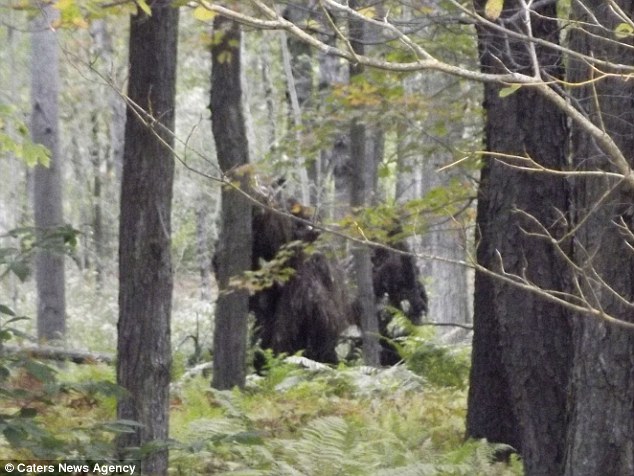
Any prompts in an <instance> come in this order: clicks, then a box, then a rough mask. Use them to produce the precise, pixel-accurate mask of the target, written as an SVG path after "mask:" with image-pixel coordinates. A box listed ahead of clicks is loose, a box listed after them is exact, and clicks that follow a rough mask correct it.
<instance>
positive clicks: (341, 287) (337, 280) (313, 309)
mask: <svg viewBox="0 0 634 476" xmlns="http://www.w3.org/2000/svg"><path fill="white" fill-rule="evenodd" d="M267 205H269V206H270V205H277V203H276V202H270V201H269V202H268V203H267ZM282 211H283V212H286V215H284V214H280V213H276V212H275V211H273V210H271V209H270V208H258V209H256V210H255V211H254V216H253V269H254V270H256V269H260V268H261V267H262V264H263V261H271V260H272V259H274V258H275V257H276V256H277V255H278V253H279V252H280V250H281V249H283V247H284V245H288V244H289V243H292V242H295V241H299V242H301V244H307V243H312V242H313V241H315V240H316V239H317V237H318V235H319V233H318V232H317V231H316V230H314V229H313V228H312V227H311V226H310V225H309V224H307V223H306V222H305V221H301V220H307V219H308V218H310V211H309V210H308V209H307V208H305V207H302V206H301V205H299V204H298V203H297V202H294V201H289V202H287V203H286V206H285V207H284V209H283V210H282ZM288 214H291V215H292V217H291V216H288ZM295 218H299V219H301V220H297V219H295ZM286 253H287V258H286V262H285V263H284V266H285V267H288V268H292V269H293V270H294V272H293V274H292V276H291V277H290V279H288V280H287V281H285V282H278V281H276V282H274V283H273V284H272V285H271V286H269V287H267V288H266V289H263V290H260V291H258V292H256V293H255V294H254V295H253V296H252V297H251V300H250V303H249V305H250V308H251V311H252V312H253V313H254V315H255V325H256V330H255V334H256V335H255V337H256V339H257V340H259V341H260V346H261V347H262V348H263V349H272V350H273V351H274V352H275V353H282V352H283V353H288V354H294V353H296V352H298V351H300V350H303V351H304V356H306V357H307V358H309V359H313V360H317V361H320V362H326V363H335V362H336V361H337V355H336V352H335V347H336V345H337V339H338V337H339V334H340V333H341V331H342V330H343V329H344V328H345V327H347V326H348V319H349V316H350V314H351V313H350V312H349V304H348V302H349V301H348V297H347V295H346V287H345V283H344V279H343V276H342V275H341V273H340V272H339V271H338V269H337V268H336V267H335V266H334V265H333V263H332V262H331V261H330V260H329V259H328V258H327V257H326V256H325V255H324V254H322V253H320V252H312V253H306V252H305V249H304V246H301V245H300V246H295V247H292V248H289V249H287V250H286ZM262 363H263V362H262V361H261V359H258V357H257V356H256V361H255V366H256V370H258V371H260V370H262V369H261V367H262Z"/></svg>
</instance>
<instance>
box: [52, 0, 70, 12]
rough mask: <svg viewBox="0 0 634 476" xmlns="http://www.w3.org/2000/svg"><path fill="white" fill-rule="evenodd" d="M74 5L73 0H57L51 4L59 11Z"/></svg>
mask: <svg viewBox="0 0 634 476" xmlns="http://www.w3.org/2000/svg"><path fill="white" fill-rule="evenodd" d="M74 6H75V0H58V1H57V3H55V5H53V8H55V9H57V10H59V11H60V12H63V11H64V10H67V9H69V8H72V7H74Z"/></svg>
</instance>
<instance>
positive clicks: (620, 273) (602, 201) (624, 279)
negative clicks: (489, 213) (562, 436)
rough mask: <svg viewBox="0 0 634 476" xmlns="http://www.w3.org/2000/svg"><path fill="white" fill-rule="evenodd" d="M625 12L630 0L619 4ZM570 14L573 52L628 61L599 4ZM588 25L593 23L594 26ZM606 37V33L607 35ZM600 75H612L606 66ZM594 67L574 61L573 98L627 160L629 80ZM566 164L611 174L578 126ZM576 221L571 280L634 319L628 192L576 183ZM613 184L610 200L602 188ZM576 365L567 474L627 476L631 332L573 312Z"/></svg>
mask: <svg viewBox="0 0 634 476" xmlns="http://www.w3.org/2000/svg"><path fill="white" fill-rule="evenodd" d="M616 3H617V4H618V6H620V8H622V9H623V11H624V12H632V8H633V6H634V5H633V2H632V1H618V2H616ZM572 15H573V18H574V19H575V20H578V21H582V22H586V23H585V25H584V27H583V28H582V29H581V28H580V29H574V30H572V32H571V34H570V46H571V48H572V49H574V50H575V51H578V52H580V53H583V54H586V55H590V56H593V57H595V58H598V59H601V60H607V61H612V62H614V63H620V64H634V53H633V52H632V50H631V45H630V40H620V41H627V43H628V45H629V46H618V44H617V42H616V41H614V37H613V36H612V35H611V34H610V33H606V32H611V31H613V30H614V29H615V28H616V27H617V25H618V24H620V23H621V22H622V21H623V20H622V19H620V18H619V17H618V16H617V15H616V13H615V12H614V9H613V8H612V7H611V6H609V5H608V4H607V3H606V2H602V1H598V0H592V1H588V2H584V4H583V7H582V6H581V4H579V3H577V2H573V13H572ZM595 21H598V22H599V23H600V25H601V26H600V27H598V26H596V27H595V26H591V25H594V24H595ZM606 35H609V37H608V38H606ZM601 69H602V72H606V73H610V72H611V71H610V70H609V69H606V68H601ZM596 77H597V71H596V70H593V69H592V68H591V67H590V66H588V65H587V64H586V63H585V62H581V61H579V60H571V61H570V63H569V73H568V80H569V81H571V82H572V83H582V84H584V86H581V87H576V88H574V89H572V94H573V96H574V98H575V100H576V104H577V105H578V106H579V107H580V108H581V109H582V112H584V113H585V114H586V115H587V116H588V117H590V118H591V119H592V120H593V121H594V123H595V124H596V125H597V126H599V127H601V128H604V130H605V131H606V132H607V133H608V134H610V136H611V137H612V138H614V140H615V141H616V143H617V144H618V146H619V147H620V149H621V151H622V152H623V153H624V154H625V156H626V157H627V159H628V161H629V163H630V166H632V164H634V109H633V108H632V97H634V85H632V82H631V80H628V79H627V78H626V77H619V76H614V77H611V78H603V79H601V80H599V81H596V82H593V81H592V80H593V79H596ZM572 157H573V167H574V168H575V169H577V170H594V171H596V170H604V171H614V169H613V168H612V166H611V165H610V161H609V159H608V158H607V157H606V156H605V154H604V153H603V152H602V151H601V150H600V149H599V148H598V147H597V146H596V143H595V141H594V140H593V139H592V138H591V137H590V136H589V135H588V134H586V133H584V132H583V131H581V130H580V129H579V128H575V129H573V134H572ZM574 184H575V194H574V204H575V218H576V222H577V224H579V227H580V228H579V231H578V233H577V234H576V241H575V249H574V257H575V261H576V263H577V264H578V266H579V267H580V268H581V269H582V272H579V273H578V275H577V279H578V280H579V282H580V284H581V289H582V290H583V292H584V293H585V296H586V297H587V298H588V299H589V300H590V305H592V306H593V307H594V308H595V309H602V310H604V311H605V312H606V313H608V314H611V315H612V316H615V317H617V318H620V319H622V320H624V321H629V322H633V321H634V318H633V316H634V314H633V312H632V304H631V303H632V302H633V301H634V255H633V254H632V249H631V241H630V244H628V243H627V241H628V240H630V238H629V236H631V233H632V232H631V230H633V229H634V213H633V211H632V210H633V207H632V203H633V202H634V191H633V190H632V189H631V188H628V187H626V186H625V185H622V184H619V183H618V180H616V179H610V178H608V177H605V176H604V177H596V176H595V177H585V178H580V177H577V178H575V180H574ZM609 190H611V191H612V192H611V193H610V195H609V196H605V194H606V192H608V191H609ZM573 323H574V326H573V329H574V332H573V336H574V347H575V356H576V358H575V364H574V369H573V372H572V380H571V386H570V390H571V392H570V393H571V395H572V398H571V402H570V406H571V408H570V415H569V418H570V424H569V429H568V441H567V447H566V471H565V473H561V474H565V475H567V476H573V475H574V476H590V475H597V474H601V475H605V476H612V475H613V476H620V475H624V474H634V447H633V442H634V412H633V408H634V331H632V330H631V329H625V328H623V327H619V326H616V325H614V324H609V323H606V322H604V321H602V320H601V319H599V318H597V317H588V316H576V318H575V320H574V321H573Z"/></svg>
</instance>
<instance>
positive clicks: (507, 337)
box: [467, 1, 572, 476]
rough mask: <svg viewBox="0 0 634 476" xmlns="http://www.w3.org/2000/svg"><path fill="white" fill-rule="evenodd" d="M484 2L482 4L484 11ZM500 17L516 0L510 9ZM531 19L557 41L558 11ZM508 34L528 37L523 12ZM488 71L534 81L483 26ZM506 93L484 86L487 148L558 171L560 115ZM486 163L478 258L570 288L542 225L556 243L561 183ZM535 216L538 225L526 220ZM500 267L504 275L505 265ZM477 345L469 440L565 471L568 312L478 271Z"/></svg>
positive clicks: (552, 69) (548, 56) (563, 199)
mask: <svg viewBox="0 0 634 476" xmlns="http://www.w3.org/2000/svg"><path fill="white" fill-rule="evenodd" d="M484 3H485V2H476V7H477V8H482V7H483V4H484ZM504 7H505V11H504V13H503V16H507V15H511V14H513V13H515V14H516V13H517V9H518V7H519V2H514V1H513V2H509V1H507V2H505V5H504ZM539 13H540V14H541V15H544V16H538V15H537V14H533V15H532V17H531V19H532V29H533V34H534V35H535V36H536V37H539V38H544V39H546V40H548V41H552V42H557V35H558V34H559V29H558V25H557V23H556V21H552V20H548V18H555V17H556V11H555V4H554V3H552V4H547V5H544V6H542V7H541V8H540V9H539ZM516 18H518V20H517V21H516V22H515V23H514V24H512V23H510V22H509V23H507V27H510V28H515V29H517V30H519V31H523V23H522V21H521V15H516ZM478 38H479V48H480V54H481V64H482V69H483V71H486V72H500V73H501V72H504V71H505V69H508V70H515V71H519V72H523V73H529V74H532V73H533V71H532V69H531V68H532V64H531V61H530V55H529V54H528V49H527V46H526V43H524V42H520V41H514V40H511V39H509V38H504V36H503V35H500V34H499V33H498V32H494V31H492V30H488V29H487V28H485V27H480V28H479V29H478ZM536 55H537V58H538V60H539V63H540V65H542V74H550V75H552V76H555V77H559V76H561V66H560V65H561V59H560V58H559V57H558V55H556V54H554V53H552V52H551V51H546V50H542V49H540V48H538V49H537V51H536ZM500 89H501V86H499V85H495V84H487V85H486V86H485V99H484V107H485V110H486V114H487V117H486V147H487V150H489V151H492V152H497V153H505V154H517V155H519V156H528V157H531V158H532V159H533V160H535V161H536V162H537V163H539V164H541V165H543V166H545V167H548V168H553V169H563V168H565V144H566V140H567V131H566V126H565V118H564V116H563V113H562V112H561V111H559V110H557V109H556V108H555V107H554V106H552V105H551V104H550V103H549V102H547V100H545V99H543V98H542V97H540V96H539V95H538V94H537V93H536V91H534V90H531V89H529V88H522V89H520V90H519V91H517V92H515V93H514V94H512V95H510V96H508V97H500V94H499V93H500ZM506 162H508V163H507V164H505V163H504V160H500V159H496V158H494V157H493V156H490V157H488V158H487V166H486V167H485V169H484V170H483V173H482V180H481V182H480V190H479V199H480V202H479V205H478V223H477V225H478V233H479V241H478V244H477V246H478V253H477V258H478V260H479V264H480V265H482V266H485V267H486V268H488V269H490V270H493V271H496V272H502V270H504V271H505V272H507V273H513V274H517V275H521V276H524V277H526V278H527V279H528V280H530V281H531V282H532V283H534V284H535V285H537V286H539V287H541V288H545V289H549V290H555V291H562V290H564V289H565V283H564V280H563V279H562V277H561V275H562V269H563V268H564V267H565V265H564V263H563V261H562V260H561V259H559V257H558V255H557V253H556V252H555V250H554V249H553V247H552V246H551V244H550V242H549V241H548V240H546V239H538V238H535V237H534V236H529V235H528V233H530V232H534V233H540V232H541V231H542V230H540V229H539V228H538V227H536V226H535V224H534V223H535V222H534V221H532V220H535V221H536V222H539V223H541V224H542V225H543V227H544V229H546V230H547V231H548V232H549V233H550V234H552V236H554V237H560V236H561V235H562V233H563V231H565V227H566V225H567V224H566V223H565V217H566V211H567V209H568V196H567V195H568V194H567V191H566V190H567V186H566V182H565V180H564V179H562V178H559V177H556V176H551V175H548V174H539V173H528V172H523V171H520V170H517V169H513V168H512V167H511V166H510V164H512V163H513V161H512V160H506ZM524 214H528V215H530V216H531V217H532V219H529V218H527V215H524ZM502 266H503V268H502ZM476 293H477V294H476V296H475V309H474V332H475V335H474V342H473V362H472V370H471V389H470V393H469V409H468V416H467V431H468V434H469V435H470V436H474V437H485V438H488V439H490V440H492V441H498V442H503V443H508V444H510V445H512V446H514V447H515V448H516V449H518V450H519V451H520V452H521V454H522V457H523V462H524V467H525V471H526V474H527V475H529V476H530V475H556V474H562V468H563V460H564V440H565V429H566V399H567V389H568V379H569V373H570V366H571V357H572V354H571V343H570V342H571V339H570V330H569V322H568V318H567V313H566V312H565V311H564V310H563V309H562V308H560V307H558V306H555V305H553V304H551V303H549V302H547V301H545V300H543V299H541V298H539V297H538V296H536V295H534V294H530V293H527V292H525V291H523V290H521V289H519V288H517V287H514V286H510V285H508V284H504V283H503V282H501V281H498V280H495V279H491V278H489V277H488V276H486V275H484V274H483V273H477V274H476Z"/></svg>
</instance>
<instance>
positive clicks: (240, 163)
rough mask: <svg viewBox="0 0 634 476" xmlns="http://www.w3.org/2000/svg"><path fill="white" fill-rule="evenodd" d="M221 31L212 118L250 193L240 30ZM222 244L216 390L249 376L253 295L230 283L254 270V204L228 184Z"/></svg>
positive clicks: (225, 159) (217, 27) (220, 149)
mask: <svg viewBox="0 0 634 476" xmlns="http://www.w3.org/2000/svg"><path fill="white" fill-rule="evenodd" d="M214 31H215V32H216V34H219V33H220V32H222V36H221V37H220V41H218V42H217V44H214V46H213V47H212V49H211V55H212V81H211V119H212V130H213V135H214V140H215V142H216V150H217V154H218V163H219V165H220V169H221V170H222V172H223V173H224V174H225V176H226V177H227V178H228V179H230V180H232V182H233V183H235V184H236V185H237V186H238V187H240V188H242V190H243V191H245V192H248V190H249V179H250V177H249V172H248V170H246V168H245V167H244V166H245V165H247V164H248V163H249V147H248V141H247V135H246V128H245V124H244V117H243V113H242V86H241V82H240V75H241V64H240V62H241V39H242V33H241V31H240V26H239V25H238V24H236V23H234V22H231V21H229V20H227V19H224V18H222V17H216V18H215V19H214ZM221 200H222V212H221V225H220V240H219V244H218V249H217V250H216V253H217V269H216V279H217V281H218V288H219V295H218V302H217V304H216V317H215V330H214V368H213V381H212V386H213V387H215V388H218V389H228V388H232V387H235V386H239V387H242V386H244V383H245V378H246V344H247V324H248V320H247V319H248V314H249V294H248V292H247V290H245V289H232V288H231V287H230V283H229V280H230V279H231V278H232V277H235V276H239V275H240V274H242V273H244V272H245V271H247V270H249V269H250V267H251V242H252V239H251V234H252V232H251V218H252V217H251V207H252V205H251V202H250V201H249V200H248V199H247V198H246V197H244V196H243V195H242V193H241V192H240V191H238V190H235V189H234V188H232V187H230V186H225V187H223V188H222V197H221Z"/></svg>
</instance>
